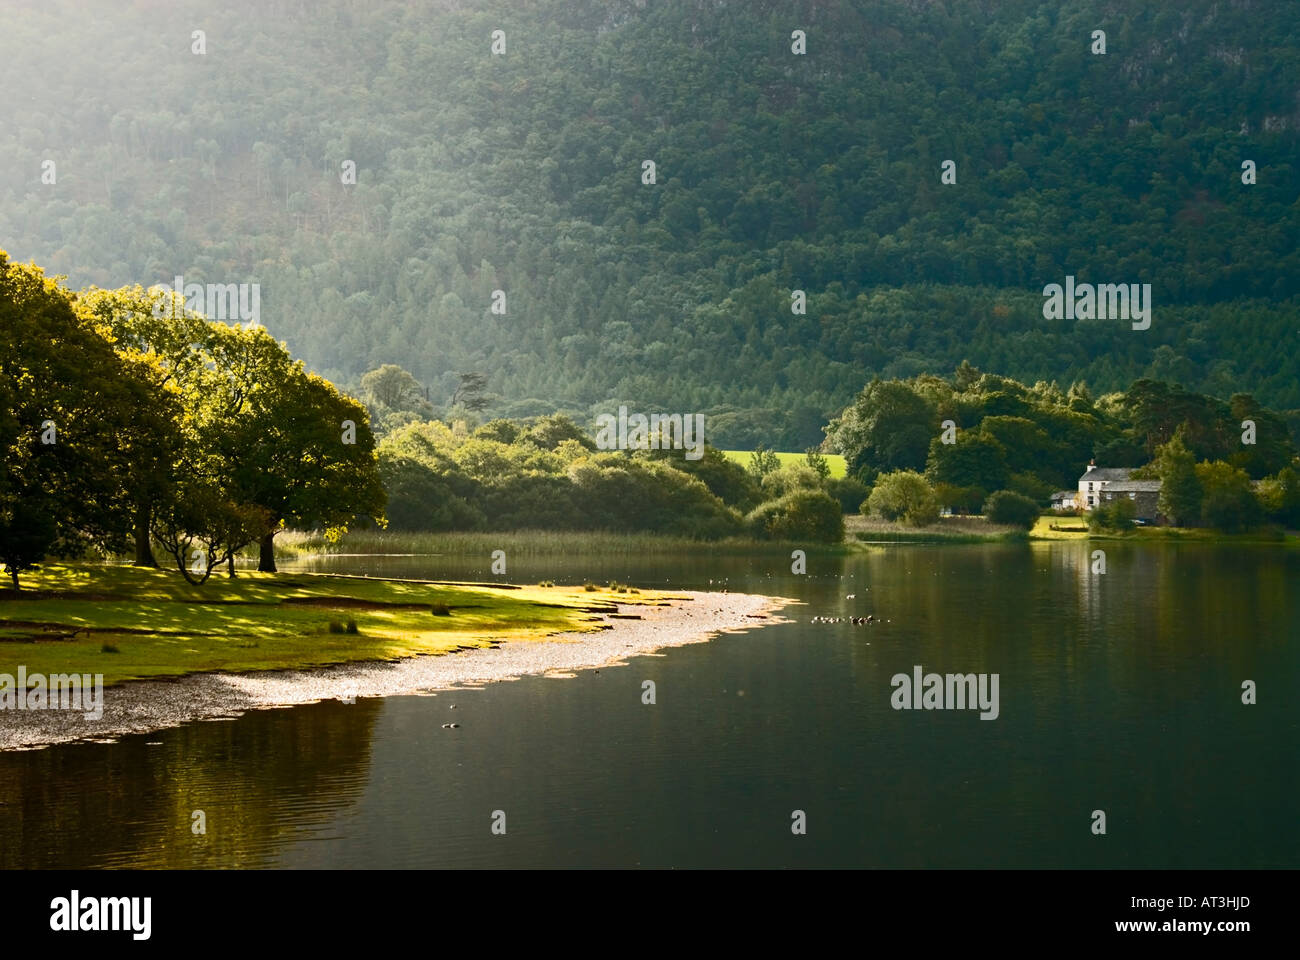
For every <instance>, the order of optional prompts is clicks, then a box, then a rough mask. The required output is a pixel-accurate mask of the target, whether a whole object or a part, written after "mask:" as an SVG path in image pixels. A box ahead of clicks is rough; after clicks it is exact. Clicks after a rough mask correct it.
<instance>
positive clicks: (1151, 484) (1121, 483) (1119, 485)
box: [1106, 480, 1160, 493]
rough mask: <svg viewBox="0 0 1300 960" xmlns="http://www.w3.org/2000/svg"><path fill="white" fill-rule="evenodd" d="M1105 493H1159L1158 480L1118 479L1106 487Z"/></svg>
mask: <svg viewBox="0 0 1300 960" xmlns="http://www.w3.org/2000/svg"><path fill="white" fill-rule="evenodd" d="M1106 492H1107V493H1159V492H1160V481H1159V480H1118V481H1116V482H1114V483H1112V484H1110V486H1108V487H1107V488H1106Z"/></svg>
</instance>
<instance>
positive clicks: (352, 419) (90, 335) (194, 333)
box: [0, 251, 384, 589]
mask: <svg viewBox="0 0 1300 960" xmlns="http://www.w3.org/2000/svg"><path fill="white" fill-rule="evenodd" d="M383 506H384V492H383V488H382V486H381V485H380V482H379V473H378V468H377V461H376V458H375V450H374V438H373V436H372V435H371V433H370V428H369V424H368V420H367V414H366V410H365V407H363V406H362V405H361V404H360V403H358V402H357V401H355V400H353V399H351V398H349V397H346V396H344V395H342V394H341V393H339V391H338V390H336V389H335V388H334V386H333V385H332V384H330V383H329V382H328V381H326V380H323V379H322V378H320V377H318V376H316V375H314V374H312V373H309V372H307V371H306V370H305V369H304V368H303V365H302V363H301V362H300V361H295V360H293V359H292V358H291V357H290V356H289V353H288V351H287V350H286V349H285V348H284V346H283V345H282V344H280V343H278V342H276V341H275V340H274V339H273V338H272V337H270V336H269V335H268V334H267V332H266V331H265V330H264V329H261V328H246V327H239V326H231V325H229V324H225V323H221V322H214V321H210V320H207V319H205V318H204V317H202V316H200V315H197V314H193V313H190V312H189V311H187V310H186V309H185V306H184V301H183V300H182V299H180V298H179V297H175V296H173V295H172V294H171V293H168V292H165V291H162V290H160V289H159V290H155V291H152V292H148V291H145V290H144V289H142V288H140V287H132V288H122V289H118V290H99V289H90V290H86V291H82V292H80V293H74V292H72V291H70V290H68V289H67V288H65V287H63V286H61V285H60V284H59V283H58V282H57V281H56V280H54V279H50V278H48V277H46V276H45V275H44V273H43V271H42V270H41V269H40V268H39V267H36V266H25V265H22V264H16V263H11V262H10V261H9V258H8V254H6V253H5V252H4V251H0V563H2V564H3V565H4V566H5V568H6V570H7V571H8V573H9V576H10V579H11V581H12V583H13V585H14V588H15V589H17V588H18V586H19V574H20V573H21V572H22V571H23V570H27V569H31V568H33V567H35V566H37V565H38V563H39V562H40V561H41V560H42V559H44V558H45V557H46V556H49V555H55V556H64V557H71V556H81V555H85V554H88V553H92V554H98V555H101V556H104V555H111V554H120V553H123V552H125V551H128V550H133V551H134V556H135V562H136V563H137V564H138V565H144V566H156V565H157V564H156V561H155V558H154V546H155V545H159V546H161V548H162V549H164V550H165V551H166V553H167V554H168V555H169V556H170V557H171V559H172V560H173V561H174V562H175V564H176V566H177V568H178V569H179V570H180V571H181V573H182V574H184V576H185V577H186V579H188V580H190V581H191V582H197V583H201V582H203V581H204V580H206V579H207V578H208V577H209V576H210V575H211V573H212V571H213V570H214V569H216V568H217V567H218V566H219V565H221V564H223V563H224V564H227V566H228V570H229V572H230V574H231V575H232V576H233V575H234V563H233V560H234V556H235V554H236V553H238V552H239V551H240V550H242V549H243V548H244V547H246V546H249V545H250V544H254V543H257V544H260V554H261V563H260V569H270V570H274V569H275V565H274V537H275V534H276V531H278V530H279V529H281V528H282V527H284V526H286V525H292V526H299V527H303V526H313V527H321V528H328V529H337V528H342V527H345V526H346V525H347V524H348V523H350V522H352V521H353V520H354V519H355V518H356V517H358V516H362V517H365V518H367V519H382V516H383Z"/></svg>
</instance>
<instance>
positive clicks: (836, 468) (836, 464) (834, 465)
mask: <svg viewBox="0 0 1300 960" xmlns="http://www.w3.org/2000/svg"><path fill="white" fill-rule="evenodd" d="M722 454H723V456H725V457H726V458H727V459H728V460H733V461H735V462H736V463H738V464H740V465H741V466H742V467H748V466H749V458H750V457H752V456H753V455H754V451H753V450H723V451H722ZM776 456H777V459H779V460H780V461H781V466H783V467H784V466H785V465H786V464H789V463H802V462H803V459H804V454H802V453H778V454H777V455H776ZM825 457H826V464H827V466H829V467H830V468H831V476H832V477H835V478H837V479H838V478H839V477H843V476H844V475H845V474H847V473H848V469H849V468H848V464H847V463H845V462H844V458H843V457H842V456H840V455H839V454H838V453H828V454H825Z"/></svg>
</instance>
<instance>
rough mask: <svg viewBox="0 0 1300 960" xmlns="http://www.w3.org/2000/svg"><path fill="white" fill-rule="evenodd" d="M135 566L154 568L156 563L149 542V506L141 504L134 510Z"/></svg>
mask: <svg viewBox="0 0 1300 960" xmlns="http://www.w3.org/2000/svg"><path fill="white" fill-rule="evenodd" d="M134 565H135V566H137V567H154V568H156V567H157V566H158V561H157V560H155V559H154V556H153V546H152V545H151V544H150V542H149V506H148V505H147V504H144V503H141V504H139V505H137V506H136V508H135V564H134Z"/></svg>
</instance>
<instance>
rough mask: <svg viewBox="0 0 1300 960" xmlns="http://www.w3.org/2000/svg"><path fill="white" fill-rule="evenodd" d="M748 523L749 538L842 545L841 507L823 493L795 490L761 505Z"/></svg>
mask: <svg viewBox="0 0 1300 960" xmlns="http://www.w3.org/2000/svg"><path fill="white" fill-rule="evenodd" d="M745 523H746V525H747V527H748V529H749V533H750V535H751V536H753V537H756V538H758V539H760V540H796V541H800V540H802V541H807V540H811V541H813V542H816V543H839V542H840V541H841V540H843V539H844V514H843V512H842V511H841V510H840V505H839V503H838V501H836V500H834V499H833V498H832V497H831V496H830V495H829V494H827V493H824V492H822V491H821V490H796V491H794V492H792V493H788V494H786V495H785V496H784V497H781V498H780V499H778V500H769V501H768V502H767V503H763V504H759V506H758V507H757V508H756V509H754V510H753V511H752V512H751V513H750V514H749V516H748V517H746V518H745Z"/></svg>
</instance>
